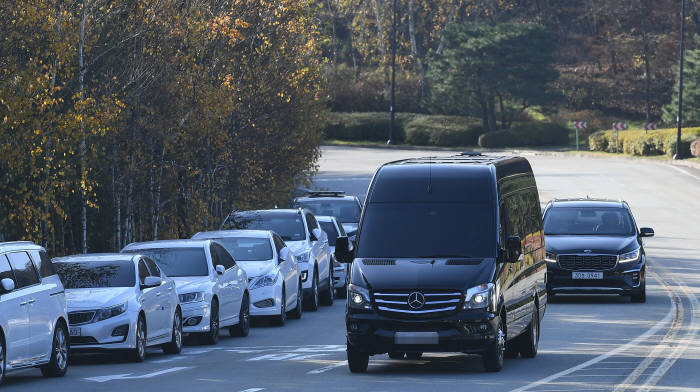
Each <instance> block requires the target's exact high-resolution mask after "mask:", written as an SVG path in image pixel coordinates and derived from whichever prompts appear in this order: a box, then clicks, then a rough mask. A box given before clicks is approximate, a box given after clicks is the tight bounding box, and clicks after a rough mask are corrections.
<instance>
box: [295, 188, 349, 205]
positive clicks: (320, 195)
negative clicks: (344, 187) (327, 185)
mask: <svg viewBox="0 0 700 392" xmlns="http://www.w3.org/2000/svg"><path fill="white" fill-rule="evenodd" d="M312 200H352V201H355V200H358V199H357V196H352V195H346V194H345V192H344V191H312V192H308V194H307V195H306V196H299V197H296V198H294V201H295V202H297V203H300V202H304V201H312Z"/></svg>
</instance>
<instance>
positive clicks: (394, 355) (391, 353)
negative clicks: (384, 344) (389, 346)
mask: <svg viewBox="0 0 700 392" xmlns="http://www.w3.org/2000/svg"><path fill="white" fill-rule="evenodd" d="M405 355H406V353H405V352H403V351H389V358H391V359H403V357H404V356H405Z"/></svg>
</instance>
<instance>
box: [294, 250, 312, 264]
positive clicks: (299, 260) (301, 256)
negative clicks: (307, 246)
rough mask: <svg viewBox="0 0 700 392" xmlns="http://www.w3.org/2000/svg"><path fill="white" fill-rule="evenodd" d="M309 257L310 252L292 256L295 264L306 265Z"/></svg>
mask: <svg viewBox="0 0 700 392" xmlns="http://www.w3.org/2000/svg"><path fill="white" fill-rule="evenodd" d="M309 255H310V252H304V253H302V254H298V255H296V256H294V259H295V260H296V261H297V263H308V262H309Z"/></svg>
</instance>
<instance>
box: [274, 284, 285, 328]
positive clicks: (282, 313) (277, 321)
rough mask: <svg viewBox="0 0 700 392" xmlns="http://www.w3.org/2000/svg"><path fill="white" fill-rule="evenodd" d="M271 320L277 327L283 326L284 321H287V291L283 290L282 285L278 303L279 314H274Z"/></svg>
mask: <svg viewBox="0 0 700 392" xmlns="http://www.w3.org/2000/svg"><path fill="white" fill-rule="evenodd" d="M273 321H274V324H275V325H276V326H278V327H282V326H284V323H285V322H286V321H287V291H286V290H285V288H284V286H282V301H281V303H280V314H279V316H276V317H275V319H274V320H273Z"/></svg>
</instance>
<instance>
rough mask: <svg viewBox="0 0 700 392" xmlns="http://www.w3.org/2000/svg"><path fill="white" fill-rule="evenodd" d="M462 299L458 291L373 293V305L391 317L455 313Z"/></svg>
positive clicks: (433, 315) (434, 315)
mask: <svg viewBox="0 0 700 392" xmlns="http://www.w3.org/2000/svg"><path fill="white" fill-rule="evenodd" d="M463 297H464V295H463V294H462V292H460V291H439V290H400V291H399V290H396V291H382V292H375V293H374V303H375V305H376V307H377V310H379V311H380V312H382V313H385V314H387V315H391V316H398V317H436V316H438V315H442V314H445V313H450V312H454V311H456V310H457V309H458V308H459V306H460V305H461V304H462V298H463ZM421 303H422V304H421Z"/></svg>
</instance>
